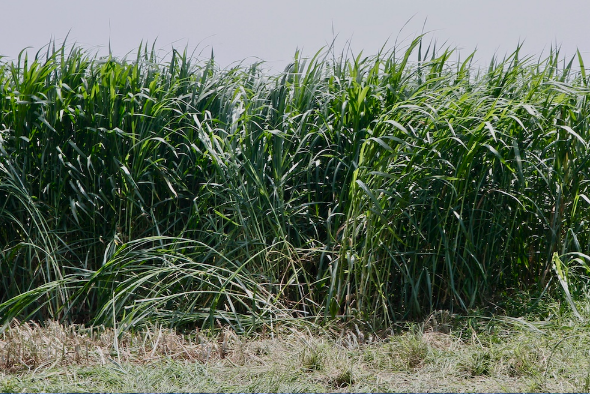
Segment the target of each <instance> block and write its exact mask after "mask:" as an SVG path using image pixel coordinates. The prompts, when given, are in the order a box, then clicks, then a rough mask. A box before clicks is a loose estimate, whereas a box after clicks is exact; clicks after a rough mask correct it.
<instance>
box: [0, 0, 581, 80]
mask: <svg viewBox="0 0 590 394" xmlns="http://www.w3.org/2000/svg"><path fill="white" fill-rule="evenodd" d="M0 1H2V7H1V8H0V12H1V13H2V18H1V23H0V55H3V56H5V57H6V58H7V59H9V60H10V59H15V58H16V57H17V56H18V54H19V52H20V51H21V50H23V49H24V48H27V47H29V48H30V49H29V51H30V52H31V51H32V52H35V51H37V50H39V49H41V48H42V47H43V46H44V45H46V44H47V43H48V42H49V41H50V40H51V39H55V40H56V41H57V42H58V43H61V42H63V40H64V39H65V38H66V37H67V42H68V43H70V44H72V43H76V44H78V45H79V46H81V47H83V48H84V49H87V50H90V51H93V52H96V53H98V54H99V55H106V54H108V51H109V45H110V48H111V51H112V53H113V54H114V55H115V56H118V57H122V56H124V55H126V54H128V53H132V52H133V51H134V50H136V49H137V48H138V46H139V44H140V43H141V42H143V43H148V44H149V45H150V46H151V45H152V44H154V43H155V47H156V48H157V49H158V50H160V54H161V55H162V56H164V57H165V55H166V53H169V52H170V49H171V48H172V47H174V48H177V49H181V50H182V49H185V48H187V49H188V50H189V51H190V52H193V51H194V53H195V54H196V55H200V56H201V57H204V58H207V57H209V56H210V54H211V50H213V52H214V55H215V59H216V61H217V63H218V64H219V65H220V66H222V67H227V66H230V65H232V64H235V63H236V62H240V61H245V62H254V61H258V60H263V61H265V62H266V65H267V66H268V67H269V68H271V69H272V68H275V69H282V68H284V67H285V66H286V65H287V64H288V63H290V61H291V60H292V58H293V56H294V53H295V51H296V49H300V50H301V51H302V53H303V55H304V56H307V57H309V56H313V55H314V54H315V53H316V52H317V51H318V50H320V49H322V48H323V47H326V46H329V45H330V44H331V43H332V42H334V43H335V48H336V51H338V52H339V51H341V50H342V49H344V48H347V47H348V46H349V47H350V50H351V51H352V53H353V54H355V55H356V54H358V53H359V52H360V51H363V54H365V55H373V54H376V53H377V51H379V49H380V48H382V47H385V48H386V49H390V48H392V47H393V45H394V44H395V43H396V41H397V42H398V47H403V45H404V44H405V45H407V44H409V42H410V41H411V40H412V39H413V38H415V37H416V36H417V35H418V34H421V33H426V39H427V40H428V41H433V42H434V41H436V42H437V47H440V46H447V47H449V48H454V49H456V50H457V52H456V53H457V54H458V55H457V56H460V57H461V58H465V57H467V56H468V55H469V54H470V53H471V52H473V51H474V50H476V49H477V53H476V55H475V59H476V60H477V62H478V63H479V64H483V65H485V64H486V63H487V62H489V60H490V59H491V58H492V56H493V55H494V54H496V55H498V56H500V57H503V56H504V55H506V54H507V53H511V52H512V51H513V50H514V49H515V48H516V46H517V45H518V44H519V43H523V49H522V52H523V53H525V54H529V55H531V56H534V57H539V56H542V55H543V54H547V53H548V51H549V50H550V48H551V47H552V46H553V47H555V46H559V47H560V48H561V53H562V54H563V55H565V56H573V55H575V54H576V50H577V49H579V50H580V52H581V53H582V54H583V56H585V57H586V58H588V59H589V60H587V61H586V63H590V40H588V37H590V23H588V22H587V19H588V17H589V16H590V1H587V0H578V1H574V0H560V1H559V2H558V1H555V0H552V1H550V0H487V1H483V0H406V1H394V0H362V1H360V0H358V1H353V0H298V1H282V0H248V1H245V0H216V1H215V0H213V1H212V0H209V1H201V0H158V1H156V0H141V1H139V0H101V1H94V0H93V1H90V0H55V1H47V0H27V1H23V0H21V1H9V0H0ZM6 58H5V59H4V60H6Z"/></svg>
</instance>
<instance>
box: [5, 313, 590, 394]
mask: <svg viewBox="0 0 590 394" xmlns="http://www.w3.org/2000/svg"><path fill="white" fill-rule="evenodd" d="M435 318H436V316H434V315H433V316H431V317H430V318H429V320H427V321H426V322H425V323H423V324H420V325H414V326H412V327H410V329H408V330H405V331H403V332H401V333H397V334H393V333H390V334H388V335H387V336H384V337H382V338H380V337H379V336H376V335H369V334H367V333H363V332H362V331H361V330H358V329H357V328H355V327H352V328H351V329H341V328H338V329H333V328H332V329H330V328H327V329H325V330H324V331H322V332H318V331H317V330H316V331H315V332H312V330H308V329H301V328H299V329H295V328H292V327H282V328H281V329H275V331H274V332H272V333H267V334H259V335H257V336H255V337H245V336H240V335H236V334H235V333H234V332H232V331H231V330H228V329H225V330H220V331H218V332H216V333H213V332H199V331H193V332H191V333H189V334H183V335H181V334H178V333H175V332H174V331H171V330H167V329H164V328H158V327H152V328H150V329H145V330H143V331H141V332H136V333H129V332H125V333H122V334H120V335H118V336H117V335H115V334H116V333H115V331H114V330H113V329H108V328H100V329H88V328H85V327H82V326H63V325H61V324H58V323H56V322H48V323H47V324H45V325H44V326H40V325H38V324H35V323H25V324H17V322H14V323H13V324H12V326H11V327H10V328H9V329H7V330H6V331H5V332H4V333H3V334H2V336H1V337H0V389H2V391H7V390H8V391H23V390H24V391H79V390H83V391H84V390H90V391H219V392H225V391H230V392H231V391H243V392H285V391H286V392H301V391H307V392H314V391H320V392H322V391H323V392H347V391H355V392H396V391H423V392H424V391H454V392H466V391H483V392H485V391H512V392H516V391H562V392H564V391H585V390H586V389H587V388H588V386H589V382H590V378H589V376H590V374H589V372H588V371H589V363H588V358H587V354H588V353H589V351H590V334H589V333H588V332H587V329H586V328H585V327H584V326H582V325H577V326H576V325H567V327H566V326H563V327H562V326H560V327H556V326H553V327H552V328H550V327H549V328H544V329H543V330H542V331H541V330H539V331H531V330H528V329H524V328H522V327H517V326H509V325H506V324H503V323H498V325H497V326H495V327H490V326H487V327H485V329H481V330H477V329H473V328H472V327H470V326H467V325H463V326H457V324H450V323H449V324H448V325H441V324H440V322H438V323H436V324H433V320H434V319H435Z"/></svg>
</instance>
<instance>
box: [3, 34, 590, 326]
mask: <svg viewBox="0 0 590 394" xmlns="http://www.w3.org/2000/svg"><path fill="white" fill-rule="evenodd" d="M422 44H423V40H422V37H419V38H417V39H416V40H414V41H413V42H412V43H411V44H410V45H409V46H408V48H406V49H405V50H404V51H402V53H401V55H400V53H399V52H400V48H394V49H393V50H392V51H390V52H382V53H379V54H378V55H377V56H374V57H362V56H361V55H359V56H358V57H356V58H350V59H349V58H340V59H336V58H335V57H334V56H330V55H332V54H331V53H330V52H327V53H321V52H319V53H318V54H316V55H315V56H314V57H313V58H312V59H307V60H306V59H303V58H302V57H301V55H300V54H299V53H296V55H295V59H294V62H293V63H292V64H291V65H290V66H289V67H287V68H286V69H285V71H284V72H282V73H279V74H278V75H274V76H269V75H267V74H266V73H264V72H263V69H262V68H261V66H260V65H259V64H254V65H252V66H249V67H246V66H236V67H234V68H231V69H225V70H221V69H219V68H218V67H217V66H216V65H215V62H214V59H213V58H212V59H210V60H208V61H200V62H199V61H196V60H195V59H192V58H190V57H188V56H187V55H186V53H180V52H177V51H173V53H172V57H171V59H170V61H169V62H167V63H164V62H160V61H159V60H158V59H157V57H156V56H155V54H154V51H153V49H152V50H151V51H150V50H148V48H147V46H145V47H142V48H140V50H139V51H138V55H137V58H136V59H135V60H133V61H128V60H126V59H114V58H111V57H109V58H97V57H93V56H91V55H89V54H86V53H85V52H83V51H82V50H81V49H79V48H73V49H71V50H70V51H69V52H67V51H66V48H65V46H62V47H61V48H57V49H56V48H55V47H54V48H53V50H51V51H48V53H47V56H45V57H44V58H43V57H41V56H40V55H37V56H35V58H34V59H33V60H31V59H29V58H28V57H27V55H26V54H22V55H21V56H20V57H19V58H18V60H17V61H16V62H12V63H2V64H0V125H1V127H0V128H1V130H0V269H1V270H2V272H3V273H4V275H3V276H2V279H1V281H0V289H1V290H0V316H2V317H3V322H4V323H6V322H8V321H9V320H10V319H12V318H13V317H20V318H23V317H30V318H36V319H39V320H44V319H48V318H58V319H63V320H70V321H84V322H86V321H92V322H93V323H96V324H109V323H110V324H113V323H114V322H121V323H122V324H123V325H124V327H131V326H135V325H138V324H143V323H145V322H146V321H163V322H166V323H168V324H173V325H193V324H206V325H209V326H210V325H213V324H216V322H217V321H223V322H226V323H228V324H231V325H232V326H233V327H234V328H235V329H236V330H238V331H240V330H245V329H247V328H248V327H253V326H256V325H258V324H261V323H263V322H271V321H272V320H273V319H274V320H276V319H287V318H290V317H292V316H296V317H316V316H322V315H323V316H328V317H335V316H341V315H345V316H357V317H360V318H363V319H364V320H366V321H370V322H371V323H372V324H373V325H374V326H375V327H377V326H383V325H387V324H389V323H391V322H392V321H394V320H396V319H399V318H406V317H416V316H420V315H425V314H428V313H429V312H431V311H432V310H435V309H441V308H448V309H452V308H456V309H463V310H467V309H469V308H472V307H475V306H480V305H483V304H485V302H486V300H488V299H489V297H490V296H493V295H495V294H499V293H507V296H508V297H510V294H509V293H510V292H514V291H521V290H525V291H528V290H530V289H533V290H534V289H537V290H538V291H539V292H541V291H543V289H547V290H548V291H551V292H553V291H555V290H557V291H563V292H564V294H565V296H566V299H567V301H568V302H569V303H570V305H572V306H573V305H574V301H573V299H575V297H576V296H579V295H581V294H583V290H584V283H585V282H586V281H585V278H586V275H587V274H588V270H589V269H590V268H589V267H588V261H589V260H590V258H589V257H588V251H589V249H590V224H589V221H588V219H587V218H588V215H589V214H590V198H589V197H588V195H589V193H588V188H589V183H588V179H590V174H589V173H588V168H589V167H588V161H589V160H590V159H589V158H590V155H588V144H589V143H590V136H589V134H588V130H589V120H588V114H589V111H590V106H589V103H588V100H587V98H588V96H589V90H588V81H587V78H586V75H585V70H584V64H583V61H582V58H581V56H579V54H578V61H579V64H580V67H581V68H582V71H581V72H574V70H573V69H572V62H573V59H572V62H570V63H568V64H565V63H564V64H563V66H560V65H559V61H560V56H559V53H558V52H555V51H552V52H551V53H550V55H549V56H548V57H547V58H546V59H545V60H539V61H537V62H533V61H531V60H530V59H521V57H520V56H519V50H520V48H518V49H517V50H516V51H515V52H514V53H513V54H512V55H510V56H508V57H507V58H506V59H504V60H502V61H497V60H493V61H492V62H491V63H490V65H489V68H488V69H487V70H481V69H480V70H476V69H474V68H472V66H471V60H472V58H473V55H471V56H469V57H468V59H467V60H466V61H464V62H455V63H454V62H452V61H450V60H449V59H450V57H451V55H452V51H450V50H443V51H442V52H440V51H439V52H438V53H436V52H435V50H434V49H433V48H431V47H430V46H429V47H428V48H427V49H426V50H424V49H423V45H422ZM416 49H417V50H418V62H411V61H410V59H412V58H413V56H415V51H416Z"/></svg>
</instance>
